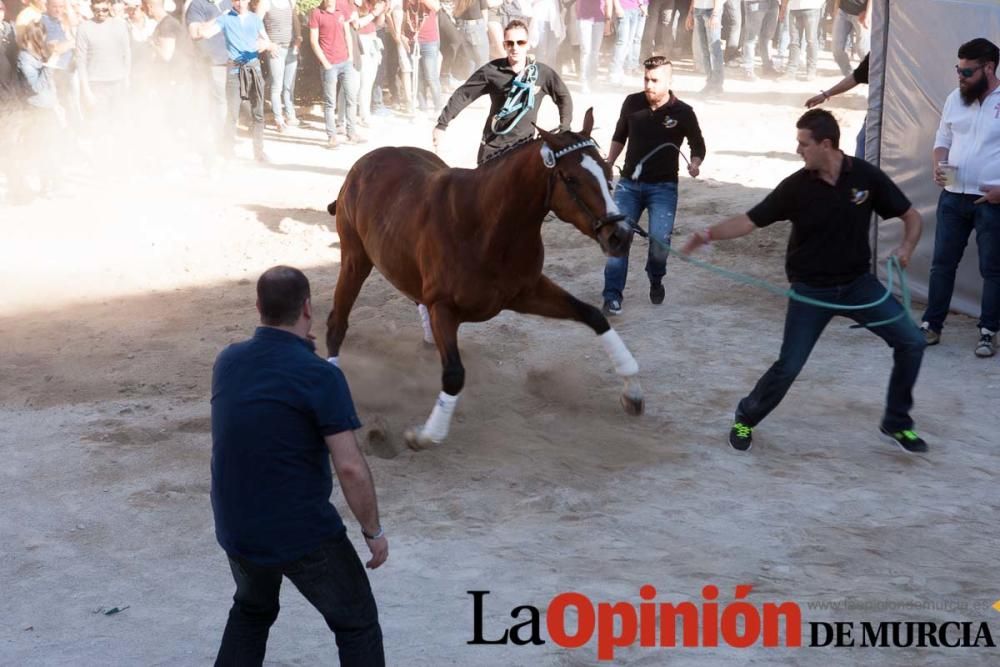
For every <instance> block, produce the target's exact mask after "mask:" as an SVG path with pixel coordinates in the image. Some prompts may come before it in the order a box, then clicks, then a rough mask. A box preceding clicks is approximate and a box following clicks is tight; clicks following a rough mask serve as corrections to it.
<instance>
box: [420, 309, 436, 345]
mask: <svg viewBox="0 0 1000 667" xmlns="http://www.w3.org/2000/svg"><path fill="white" fill-rule="evenodd" d="M417 312H419V313H420V326H422V327H423V328H424V342H425V343H433V342H434V331H433V330H432V329H431V314H430V311H428V310H427V306H425V305H424V304H422V303H421V304H418V305H417Z"/></svg>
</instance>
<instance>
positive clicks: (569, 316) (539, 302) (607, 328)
mask: <svg viewBox="0 0 1000 667" xmlns="http://www.w3.org/2000/svg"><path fill="white" fill-rule="evenodd" d="M507 308H509V309H510V310H513V311H516V312H518V313H525V314H527V315H541V316H542V317H553V318H555V319H559V320H574V321H576V322H582V323H583V324H586V325H587V326H588V327H590V328H591V329H593V330H594V333H596V334H597V335H598V336H599V337H600V339H601V347H603V348H604V352H605V353H606V354H607V355H608V356H609V357H610V358H611V363H613V364H614V366H615V372H616V373H617V374H618V375H619V376H620V377H621V378H622V380H624V382H625V388H624V390H623V391H622V395H621V404H622V407H623V408H625V412H627V413H629V414H630V415H641V414H642V411H643V407H644V402H643V398H642V386H641V385H640V384H639V364H638V363H637V362H636V360H635V357H633V356H632V353H631V352H629V351H628V348H627V347H625V343H623V342H622V339H621V337H620V336H619V335H618V332H617V331H615V330H614V329H612V328H611V325H610V324H608V318H606V317H604V315H603V314H601V311H599V310H598V309H597V308H594V307H593V306H591V305H590V304H589V303H584V302H583V301H580V300H579V299H577V298H576V297H575V296H573V295H572V294H570V293H569V292H567V291H566V290H564V289H563V288H561V287H559V286H558V285H556V284H555V283H554V282H552V281H551V280H549V278H547V277H546V276H542V277H541V278H540V279H539V281H538V284H537V285H536V286H535V288H534V289H533V290H531V291H529V292H524V293H522V294H520V295H518V297H517V298H516V299H515V300H514V301H512V302H511V303H509V304H508V305H507Z"/></svg>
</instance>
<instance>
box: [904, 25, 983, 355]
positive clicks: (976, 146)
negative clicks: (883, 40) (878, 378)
mask: <svg viewBox="0 0 1000 667" xmlns="http://www.w3.org/2000/svg"><path fill="white" fill-rule="evenodd" d="M998 60H1000V49H998V48H997V45H996V44H994V43H992V42H990V41H989V40H988V39H984V38H982V37H980V38H977V39H974V40H972V41H970V42H966V43H965V44H963V45H962V46H961V47H960V48H959V49H958V64H957V65H956V66H955V71H956V72H957V74H958V88H956V89H955V90H953V91H952V92H951V94H950V95H948V99H947V100H946V101H945V103H944V110H943V111H942V113H941V123H940V125H939V126H938V131H937V137H936V138H935V140H934V165H933V169H934V181H935V182H936V183H937V184H938V185H939V186H941V187H942V188H944V189H943V190H942V191H941V196H940V198H939V199H938V207H937V229H936V231H935V235H934V259H933V261H932V263H931V275H930V283H929V286H928V294H927V310H926V311H924V316H923V324H921V329H923V330H924V337H925V339H926V340H927V344H928V345H936V344H937V343H938V342H940V340H941V329H942V328H943V327H944V320H945V318H946V317H947V315H948V307H949V305H950V304H951V295H952V292H953V290H954V288H955V270H956V269H957V268H958V263H959V262H960V261H961V259H962V253H963V252H964V251H965V246H966V244H967V243H968V242H969V236H970V235H971V234H972V230H973V229H974V230H976V245H977V246H978V247H979V272H980V275H982V277H983V296H982V302H981V304H980V313H979V323H978V325H977V328H978V329H979V341H978V343H977V344H976V348H975V352H976V356H978V357H992V356H993V355H994V354H996V348H997V332H998V331H1000V81H998V79H997V62H998Z"/></svg>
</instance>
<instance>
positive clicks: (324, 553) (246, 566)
mask: <svg viewBox="0 0 1000 667" xmlns="http://www.w3.org/2000/svg"><path fill="white" fill-rule="evenodd" d="M229 567H230V568H231V569H232V571H233V579H235V580H236V594H235V595H234V596H233V607H232V609H230V610H229V622H228V623H226V631H225V633H224V634H223V635H222V646H221V647H219V655H218V657H217V658H216V660H215V664H216V665H219V666H223V665H232V666H233V667H244V666H245V665H260V664H263V662H264V651H265V649H266V647H267V635H268V632H269V631H270V629H271V625H272V624H273V623H274V621H275V619H277V618H278V592H279V591H280V589H281V578H282V576H285V577H288V579H289V580H291V582H292V584H294V585H295V587H296V588H297V589H299V592H300V593H302V595H303V596H304V597H305V598H306V599H307V600H309V602H310V603H312V605H313V606H314V607H316V609H317V610H318V611H319V612H320V613H321V614H323V618H324V619H325V620H326V624H327V626H329V628H330V630H332V631H333V633H334V636H335V637H336V640H337V648H338V649H339V655H340V664H341V665H342V666H343V667H351V666H356V667H380V666H382V665H385V655H384V654H383V650H382V629H381V627H380V626H379V623H378V609H377V608H376V606H375V598H374V597H373V596H372V589H371V586H369V584H368V576H367V575H366V574H365V568H364V565H362V564H361V560H360V559H359V558H358V554H357V552H356V551H355V550H354V547H353V546H352V545H351V542H350V540H348V539H347V535H346V534H345V533H341V534H340V536H339V537H335V538H333V539H331V540H329V541H328V542H326V543H324V544H323V546H321V547H320V548H319V549H317V550H316V551H314V552H312V553H310V554H308V555H306V556H304V557H302V558H300V559H299V560H297V561H294V562H291V563H288V564H286V565H280V566H274V567H264V566H261V565H255V564H254V563H250V562H249V561H246V560H245V559H242V558H234V557H232V556H230V557H229Z"/></svg>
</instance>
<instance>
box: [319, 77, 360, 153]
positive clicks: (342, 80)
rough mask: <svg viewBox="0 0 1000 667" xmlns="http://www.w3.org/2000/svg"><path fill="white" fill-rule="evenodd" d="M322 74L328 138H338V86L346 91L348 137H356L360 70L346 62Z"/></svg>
mask: <svg viewBox="0 0 1000 667" xmlns="http://www.w3.org/2000/svg"><path fill="white" fill-rule="evenodd" d="M322 73H323V119H324V121H325V122H326V136H327V137H329V138H331V139H332V138H333V137H336V136H337V86H340V87H341V89H342V90H343V91H344V107H345V113H344V115H345V116H346V118H347V136H349V137H354V136H356V135H357V128H356V127H355V125H354V120H355V118H356V116H357V110H358V88H359V87H360V84H361V77H360V76H359V75H358V70H356V69H354V63H352V62H351V61H350V60H345V61H344V62H342V63H337V64H336V65H334V66H333V67H331V68H330V69H326V70H322Z"/></svg>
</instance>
